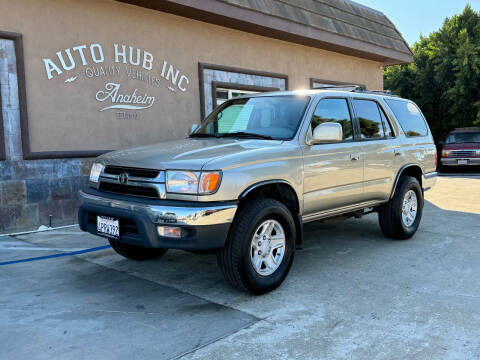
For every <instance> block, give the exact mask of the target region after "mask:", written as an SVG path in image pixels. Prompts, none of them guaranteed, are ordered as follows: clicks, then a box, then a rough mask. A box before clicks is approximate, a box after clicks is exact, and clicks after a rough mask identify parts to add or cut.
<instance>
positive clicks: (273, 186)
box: [238, 179, 303, 245]
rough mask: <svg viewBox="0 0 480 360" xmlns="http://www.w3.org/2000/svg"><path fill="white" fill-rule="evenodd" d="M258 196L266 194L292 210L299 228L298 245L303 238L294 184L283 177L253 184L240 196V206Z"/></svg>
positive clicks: (298, 202)
mask: <svg viewBox="0 0 480 360" xmlns="http://www.w3.org/2000/svg"><path fill="white" fill-rule="evenodd" d="M256 196H265V197H268V198H272V199H275V200H278V201H280V202H281V203H283V204H284V205H285V206H286V207H287V208H288V209H289V210H290V212H291V213H292V217H293V220H294V221H295V227H296V229H297V245H300V244H301V243H302V238H303V222H302V217H301V207H300V199H299V196H298V194H297V192H296V191H295V188H294V187H293V186H292V184H290V183H289V182H288V181H286V180H283V179H272V180H264V181H260V182H258V183H255V184H252V185H250V186H249V187H248V188H246V189H245V190H244V191H243V192H242V193H241V194H240V196H239V197H238V200H239V206H242V203H245V202H246V201H248V199H250V198H253V197H256Z"/></svg>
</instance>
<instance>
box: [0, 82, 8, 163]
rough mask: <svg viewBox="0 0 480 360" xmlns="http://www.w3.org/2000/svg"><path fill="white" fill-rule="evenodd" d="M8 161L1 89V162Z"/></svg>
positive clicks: (0, 90)
mask: <svg viewBox="0 0 480 360" xmlns="http://www.w3.org/2000/svg"><path fill="white" fill-rule="evenodd" d="M0 85H1V84H0ZM6 159H7V154H6V150H5V136H4V127H3V113H2V89H1V87H0V161H2V160H6Z"/></svg>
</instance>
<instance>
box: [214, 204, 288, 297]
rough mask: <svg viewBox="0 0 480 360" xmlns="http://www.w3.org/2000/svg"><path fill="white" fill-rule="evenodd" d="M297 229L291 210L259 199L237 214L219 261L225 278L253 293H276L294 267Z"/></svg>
mask: <svg viewBox="0 0 480 360" xmlns="http://www.w3.org/2000/svg"><path fill="white" fill-rule="evenodd" d="M295 241H296V230H295V223H294V221H293V217H292V214H291V212H290V210H289V209H288V208H287V207H286V206H285V205H283V204H282V203H281V202H279V201H277V200H273V199H266V198H264V199H256V200H253V201H251V202H249V203H247V204H246V205H245V206H244V207H243V208H241V210H240V212H239V214H237V216H236V218H235V221H234V223H233V224H232V229H231V231H230V235H229V239H228V241H227V244H226V246H225V247H224V248H222V249H220V250H218V252H217V260H218V265H219V266H220V269H221V270H222V273H223V275H224V277H225V279H226V280H227V281H228V282H229V283H230V284H232V285H233V286H234V287H236V288H237V289H240V290H243V291H248V292H251V293H253V294H263V293H266V292H269V291H271V290H274V289H275V288H277V287H278V286H280V284H281V283H282V282H283V280H284V279H285V277H286V276H287V274H288V272H289V271H290V267H291V266H292V262H293V257H294V252H295Z"/></svg>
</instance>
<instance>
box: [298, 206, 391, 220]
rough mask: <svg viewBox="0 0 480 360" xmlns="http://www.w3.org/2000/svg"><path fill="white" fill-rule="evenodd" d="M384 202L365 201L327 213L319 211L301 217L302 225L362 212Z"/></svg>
mask: <svg viewBox="0 0 480 360" xmlns="http://www.w3.org/2000/svg"><path fill="white" fill-rule="evenodd" d="M384 203H385V201H366V202H363V203H360V204H355V205H350V206H344V207H341V208H337V209H333V210H327V211H320V212H317V213H314V214H309V215H305V216H302V221H303V222H304V223H307V222H310V221H316V220H321V219H327V218H330V217H334V216H338V215H342V214H348V213H351V212H354V211H357V210H362V209H365V208H372V207H375V206H378V205H381V204H384Z"/></svg>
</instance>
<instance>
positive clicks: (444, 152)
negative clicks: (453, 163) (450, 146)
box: [442, 150, 450, 157]
mask: <svg viewBox="0 0 480 360" xmlns="http://www.w3.org/2000/svg"><path fill="white" fill-rule="evenodd" d="M449 156H450V151H448V150H442V157H449Z"/></svg>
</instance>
